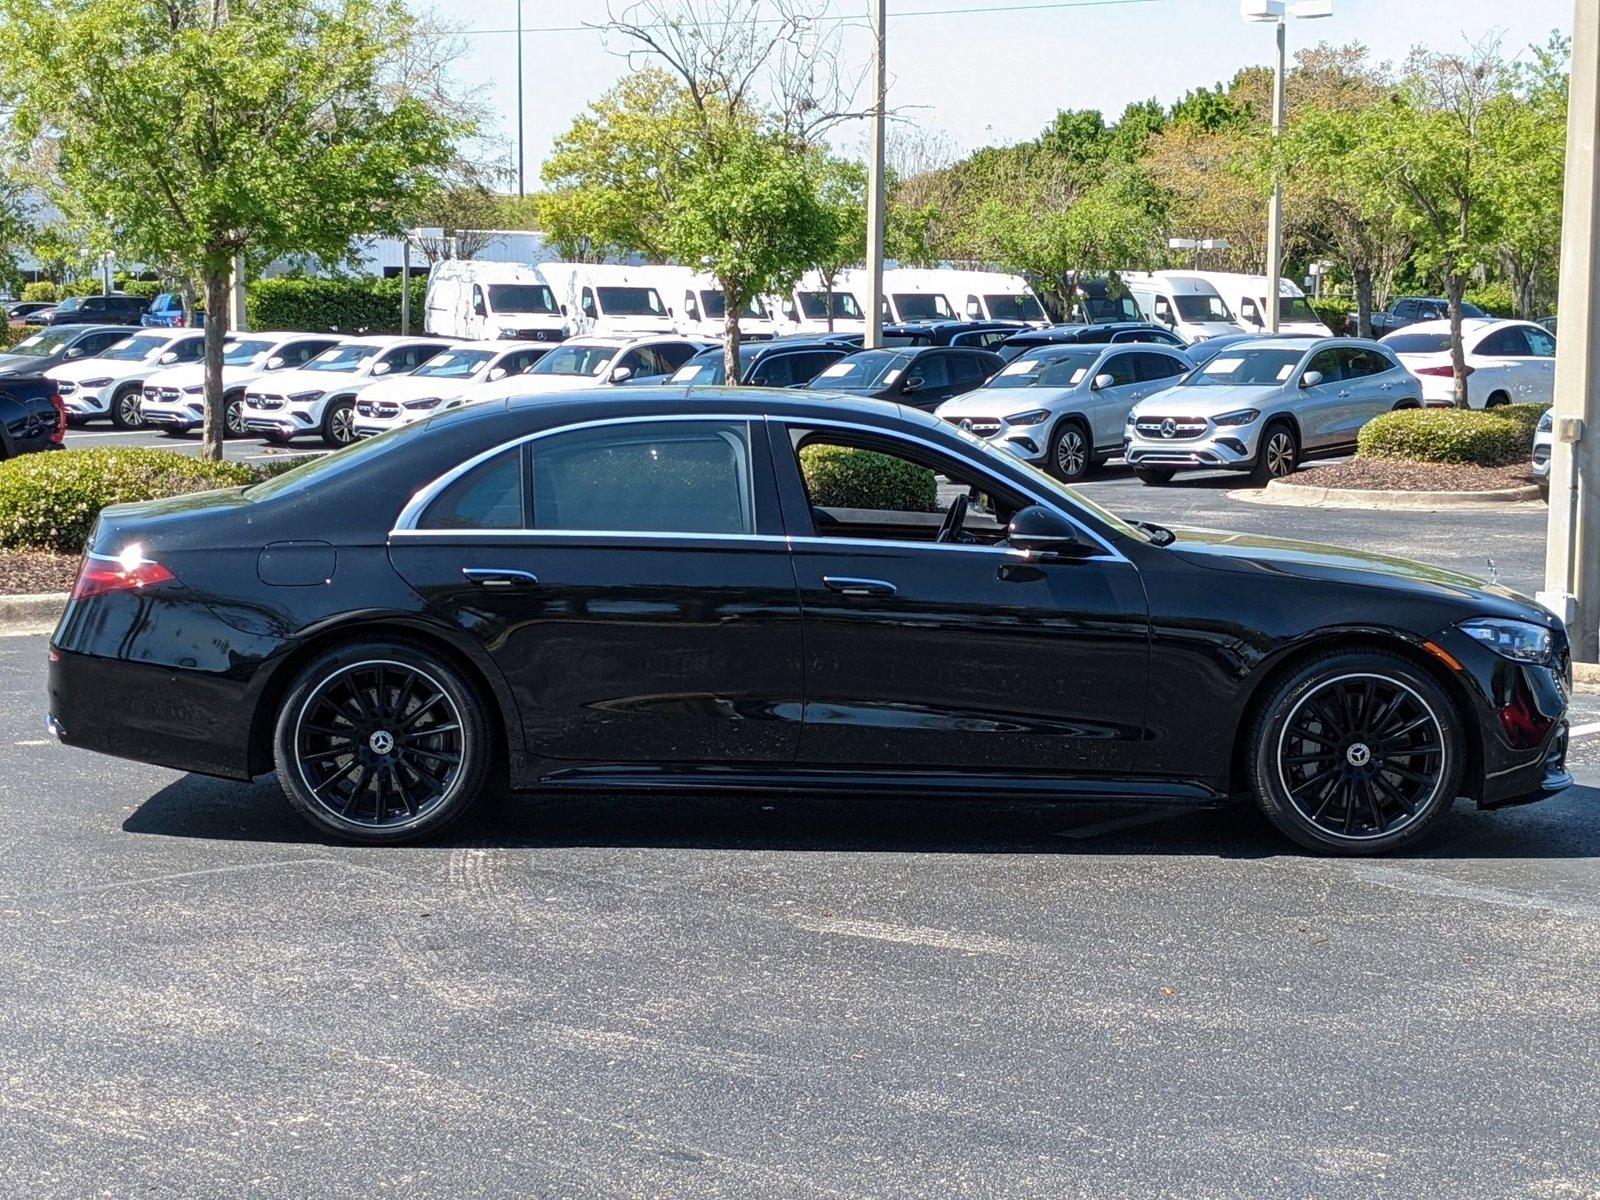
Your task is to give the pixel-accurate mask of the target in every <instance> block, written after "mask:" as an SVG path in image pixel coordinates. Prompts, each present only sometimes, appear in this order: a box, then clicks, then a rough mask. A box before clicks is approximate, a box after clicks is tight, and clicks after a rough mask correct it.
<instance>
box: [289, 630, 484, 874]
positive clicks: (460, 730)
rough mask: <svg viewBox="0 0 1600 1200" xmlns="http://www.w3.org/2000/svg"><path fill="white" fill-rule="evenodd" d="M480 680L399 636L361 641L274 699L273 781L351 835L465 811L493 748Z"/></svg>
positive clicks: (389, 838)
mask: <svg viewBox="0 0 1600 1200" xmlns="http://www.w3.org/2000/svg"><path fill="white" fill-rule="evenodd" d="M490 739H491V735H490V731H489V725H488V722H487V719H486V716H485V708H484V703H483V701H482V700H481V699H480V697H479V696H478V693H477V689H476V688H475V687H474V686H473V685H472V683H471V682H470V681H469V680H468V679H467V678H466V677H465V676H464V675H463V673H462V672H461V671H460V670H459V669H458V668H457V667H455V666H453V665H452V664H451V663H449V662H447V661H446V660H445V659H443V658H441V657H440V656H438V655H436V654H433V653H432V652H430V651H427V650H424V649H422V648H420V647H417V646H411V645H407V644H405V643H402V642H387V641H363V642H358V643H354V644H351V645H348V646H344V647H341V648H339V649H337V650H334V651H331V652H330V653H327V654H324V655H323V656H322V657H320V658H318V659H317V660H316V661H314V662H312V663H311V664H310V665H308V666H307V667H306V668H305V669H304V670H302V671H301V672H300V674H299V676H298V677H296V679H295V681H294V683H293V685H292V686H291V687H290V688H289V692H288V694H287V695H286V696H285V697H284V700H283V706H282V708H281V709H280V710H279V713H278V720H277V727H276V730H275V733H274V739H273V749H274V752H275V757H276V759H277V772H278V781H279V782H280V783H281V784H282V786H283V790H284V793H285V794H286V795H287V796H288V797H289V801H290V803H292V804H293V805H294V807H295V808H296V809H297V810H298V811H299V813H300V815H301V816H303V817H305V819H306V820H307V821H309V822H310V823H311V824H312V825H314V826H316V827H317V828H318V829H320V830H322V831H323V832H325V833H329V834H332V835H334V836H335V837H340V838H344V839H346V840H348V841H353V842H365V843H371V844H382V843H392V842H402V841H408V840H410V839H412V838H417V837H422V836H424V835H427V834H431V833H434V832H437V831H438V830H439V829H442V828H443V827H444V826H446V825H448V824H449V823H450V822H452V821H454V820H455V819H456V818H458V817H459V816H460V815H461V814H462V813H463V812H465V811H466V809H467V808H468V807H469V806H470V805H471V804H472V802H473V801H474V800H475V799H477V797H478V795H479V793H480V792H482V791H483V789H484V785H485V782H486V780H487V779H488V775H489V763H490V758H491V745H490Z"/></svg>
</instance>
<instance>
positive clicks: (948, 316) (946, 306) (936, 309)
mask: <svg viewBox="0 0 1600 1200" xmlns="http://www.w3.org/2000/svg"><path fill="white" fill-rule="evenodd" d="M894 307H895V311H897V312H898V313H899V314H900V319H901V320H902V321H949V320H952V319H953V318H954V317H955V315H956V313H955V309H953V308H951V307H950V301H948V300H946V299H945V298H944V297H943V296H941V295H939V294H938V293H937V292H932V293H929V292H896V293H895V294H894Z"/></svg>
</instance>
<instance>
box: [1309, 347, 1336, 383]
mask: <svg viewBox="0 0 1600 1200" xmlns="http://www.w3.org/2000/svg"><path fill="white" fill-rule="evenodd" d="M1312 371H1320V372H1321V373H1322V380H1321V382H1322V383H1337V382H1338V381H1339V380H1341V379H1343V378H1344V363H1343V362H1342V361H1341V359H1340V357H1339V352H1338V351H1337V350H1321V351H1318V352H1317V354H1315V355H1314V356H1312V359H1311V361H1310V362H1308V363H1307V364H1306V374H1307V375H1309V374H1311V372H1312Z"/></svg>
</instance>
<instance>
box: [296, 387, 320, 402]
mask: <svg viewBox="0 0 1600 1200" xmlns="http://www.w3.org/2000/svg"><path fill="white" fill-rule="evenodd" d="M321 398H322V392H321V391H319V390H318V389H315V388H313V389H312V390H311V391H309V392H295V393H294V394H293V395H291V396H290V397H289V400H290V402H291V403H294V404H309V403H310V402H311V401H313V400H320V399H321Z"/></svg>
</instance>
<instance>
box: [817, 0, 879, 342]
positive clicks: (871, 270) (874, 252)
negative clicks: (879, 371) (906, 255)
mask: <svg viewBox="0 0 1600 1200" xmlns="http://www.w3.org/2000/svg"><path fill="white" fill-rule="evenodd" d="M873 9H874V12H873V43H872V67H873V77H874V78H875V79H876V83H875V84H874V86H875V88H876V89H877V91H876V99H875V100H874V102H873V106H872V147H871V157H872V162H871V163H870V164H869V165H868V168H867V281H868V282H867V314H866V315H867V331H866V336H865V337H864V338H863V339H862V342H861V344H862V346H863V347H864V348H866V349H868V350H875V349H877V347H879V346H881V345H882V344H883V205H884V197H883V131H884V113H885V110H886V108H887V102H888V92H889V74H888V67H887V64H886V62H885V57H884V40H885V36H886V34H887V33H888V25H889V12H888V0H873ZM828 304H829V308H830V311H831V308H832V305H833V297H832V296H830V297H828Z"/></svg>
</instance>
